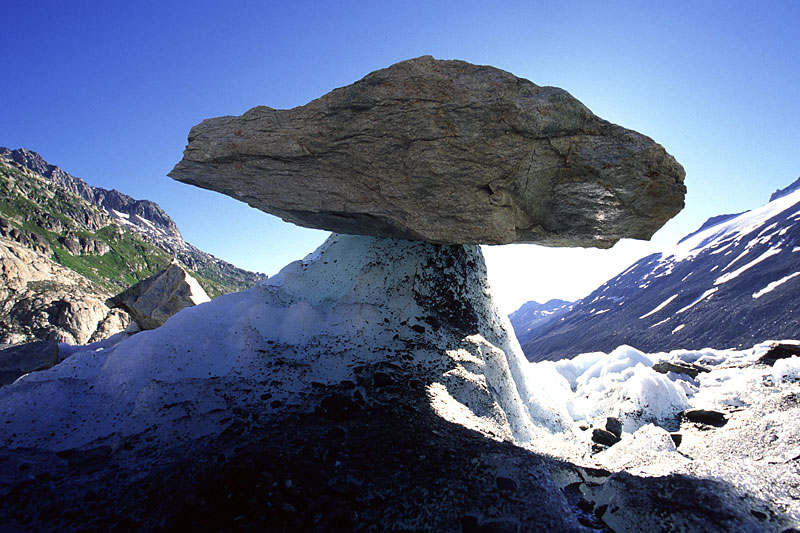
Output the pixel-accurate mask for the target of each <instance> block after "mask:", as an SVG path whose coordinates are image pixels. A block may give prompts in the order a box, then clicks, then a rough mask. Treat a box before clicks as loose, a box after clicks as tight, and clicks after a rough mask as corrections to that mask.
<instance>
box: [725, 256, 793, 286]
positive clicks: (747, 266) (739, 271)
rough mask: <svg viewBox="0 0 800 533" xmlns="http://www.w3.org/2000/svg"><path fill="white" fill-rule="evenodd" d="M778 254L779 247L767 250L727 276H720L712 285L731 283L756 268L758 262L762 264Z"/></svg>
mask: <svg viewBox="0 0 800 533" xmlns="http://www.w3.org/2000/svg"><path fill="white" fill-rule="evenodd" d="M779 253H781V248H780V247H778V246H775V247H772V248H770V249H769V250H767V251H766V252H764V253H763V254H761V255H760V256H758V257H756V258H755V259H753V260H752V261H750V262H749V263H747V264H745V265H743V266H741V267H739V268H737V269H736V270H734V271H733V272H728V273H727V274H723V275H722V276H720V277H718V278H717V279H716V280H715V281H714V285H722V284H723V283H727V282H729V281H731V280H732V279H736V278H737V277H739V276H740V275H741V274H742V273H744V272H746V271H747V270H749V269H751V268H753V267H754V266H756V265H757V264H759V263H760V262H762V261H764V260H766V259H769V258H770V257H772V256H773V255H777V254H779ZM737 259H738V258H737Z"/></svg>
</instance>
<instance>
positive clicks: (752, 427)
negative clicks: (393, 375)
mask: <svg viewBox="0 0 800 533" xmlns="http://www.w3.org/2000/svg"><path fill="white" fill-rule="evenodd" d="M790 196H791V195H790ZM435 249H436V248H435V247H434V245H429V244H424V243H417V242H413V241H399V240H392V239H376V238H372V237H359V236H344V235H333V236H332V237H331V238H329V239H328V241H326V242H325V243H324V244H323V245H322V246H321V247H320V248H319V249H318V250H316V251H315V252H314V253H313V254H310V255H309V256H308V257H306V258H305V259H304V260H303V261H296V262H294V263H292V264H290V265H288V266H287V267H285V268H284V269H283V270H282V271H281V272H280V273H279V274H278V275H276V276H275V277H273V278H270V279H269V280H267V281H265V282H263V283H261V284H260V285H258V286H256V287H253V288H252V289H250V290H248V291H244V292H241V293H237V294H230V295H227V296H222V297H219V298H216V299H215V300H213V301H210V302H207V303H204V304H202V305H198V306H196V307H191V308H187V309H184V310H183V311H181V312H179V313H178V314H176V315H174V316H173V317H172V318H170V319H169V320H168V321H167V322H166V323H165V324H164V325H163V326H162V327H160V328H158V329H155V330H150V331H144V332H141V333H137V334H135V335H133V336H130V337H128V338H125V339H123V340H119V339H120V338H121V337H120V338H118V339H110V340H106V341H104V342H102V343H98V344H95V345H90V346H86V347H67V346H63V347H62V353H71V354H72V355H70V356H69V357H67V358H66V359H65V360H64V361H63V362H61V363H60V364H58V365H56V366H55V367H53V368H51V369H49V370H46V371H42V372H35V373H31V374H28V375H26V376H23V377H22V378H20V379H19V380H17V381H16V382H15V383H13V384H11V385H9V386H6V387H3V388H1V389H0V419H2V420H3V422H4V423H3V424H2V425H0V446H2V447H7V448H16V447H31V448H40V449H47V450H63V449H69V448H74V447H81V446H89V445H97V444H100V443H103V444H109V445H111V446H114V445H115V444H116V443H119V442H120V441H121V439H122V438H124V437H125V436H128V435H133V434H138V433H143V432H148V434H149V435H150V436H153V437H154V438H157V439H159V440H160V441H163V442H164V443H170V442H175V441H182V440H189V439H193V438H197V437H198V436H202V435H208V434H214V433H218V432H221V431H222V430H224V429H225V428H226V427H227V425H228V424H229V423H230V413H231V412H232V411H234V410H236V409H244V410H246V411H249V412H257V413H259V414H265V415H269V414H270V413H276V414H287V413H291V412H298V411H306V412H308V411H313V410H314V408H315V407H316V406H317V405H319V402H318V400H319V398H317V397H316V396H315V388H317V387H318V386H319V385H320V384H321V385H323V386H328V385H330V386H335V385H337V384H340V383H342V382H344V381H349V382H352V383H358V380H357V377H358V376H357V374H358V372H360V371H364V369H367V370H369V369H370V368H374V367H378V366H380V365H384V366H381V368H386V367H391V366H392V365H394V366H395V367H396V368H398V369H400V370H399V372H402V373H403V374H404V375H412V376H418V377H419V379H420V381H421V382H422V383H423V384H424V386H425V395H424V398H427V402H428V404H429V405H430V406H431V407H432V408H433V409H434V410H435V412H436V413H438V414H439V415H440V416H442V417H443V418H445V419H447V420H449V421H452V422H455V423H458V424H462V425H463V426H465V427H468V428H471V429H474V430H476V431H479V432H482V433H484V434H485V435H486V436H487V437H488V438H495V439H504V440H509V441H512V442H514V443H516V444H517V445H519V446H523V447H527V448H529V449H531V450H534V451H537V452H539V453H544V454H548V455H552V456H556V457H559V458H562V459H564V460H567V461H571V462H574V463H578V464H583V465H600V466H604V467H606V468H610V469H612V470H617V469H627V470H629V471H631V472H634V473H637V474H639V475H666V474H669V473H675V472H679V473H688V474H691V475H698V476H716V477H722V478H724V479H726V480H728V481H729V482H731V483H732V484H734V485H735V486H737V487H740V488H742V489H743V490H749V491H755V492H756V493H757V494H765V495H766V496H767V497H769V498H770V501H775V502H777V503H778V504H779V505H781V506H783V508H784V509H785V510H786V511H787V512H788V513H790V514H791V515H792V516H794V517H795V518H800V505H798V499H797V498H794V497H792V496H791V495H792V494H794V493H793V492H792V491H793V490H795V489H794V488H792V487H800V482H798V475H797V474H796V473H794V471H791V472H789V469H788V467H787V466H786V462H787V461H791V460H793V459H794V458H796V457H798V456H800V411H799V407H798V406H800V402H798V401H797V400H791V398H798V397H800V384H799V383H798V382H799V381H800V358H798V357H792V358H789V359H783V360H779V361H778V362H777V363H776V364H775V365H774V366H773V367H769V366H765V365H756V364H755V362H756V361H757V360H758V359H759V357H760V356H761V355H762V354H763V353H764V352H765V351H766V350H767V349H768V343H763V344H759V345H757V346H755V347H754V348H752V349H750V350H743V351H734V350H711V349H706V350H693V351H686V350H678V351H673V352H670V353H657V354H645V353H642V352H640V351H638V350H636V349H635V348H632V347H629V346H621V347H619V348H617V349H616V350H614V351H613V352H611V353H610V354H604V353H599V352H597V353H586V354H581V355H578V356H577V357H575V358H574V359H571V360H562V361H557V362H552V361H546V362H541V363H529V362H528V361H527V360H526V359H525V358H524V356H523V355H522V351H521V349H520V347H519V344H518V342H517V341H516V339H515V338H514V336H513V333H512V329H511V326H510V324H509V323H508V319H507V318H506V317H505V314H501V313H499V312H498V311H497V309H496V308H495V306H494V304H493V303H492V298H491V292H490V289H489V287H488V285H487V283H486V276H485V266H484V265H483V261H482V257H481V255H480V251H479V248H477V247H463V250H464V252H463V254H461V255H458V254H455V255H456V256H457V257H460V258H466V259H467V260H468V261H469V265H468V267H466V268H462V267H463V265H461V266H459V264H457V262H456V264H452V263H448V262H447V261H446V259H447V257H446V256H445V255H442V254H440V253H439V252H435V253H434V252H433V251H432V250H435ZM443 283H448V284H447V285H442V284H443ZM442 289H446V290H445V291H444V293H442ZM437 291H438V292H437ZM442 294H445V295H446V296H447V297H452V298H451V300H449V303H447V304H446V305H451V306H452V308H443V307H442V305H445V304H444V303H443V301H440V300H441V298H442ZM668 303H669V301H667V302H665V304H663V305H666V304H668ZM655 311H656V310H654V312H655ZM431 313H433V315H432V314H431ZM437 313H438V314H437ZM451 315H452V316H461V315H464V316H467V317H468V318H469V320H467V325H468V327H469V329H470V331H469V332H468V333H467V334H465V333H463V330H462V328H461V326H459V325H458V324H459V323H456V325H451V324H449V323H446V322H445V323H443V325H440V326H439V327H435V326H433V325H432V322H431V318H436V317H437V316H439V317H447V316H451ZM465 327H466V326H465ZM401 356H402V357H401ZM659 361H678V362H683V363H692V364H696V365H699V366H701V367H703V369H704V370H707V371H706V372H702V373H701V374H699V375H698V377H697V378H696V379H692V378H689V377H688V376H687V375H685V374H675V373H669V374H661V373H658V372H656V371H655V370H654V369H653V365H654V364H655V363H657V362H659ZM359 392H360V393H361V394H362V395H364V396H366V397H367V398H366V400H367V401H370V399H369V391H368V390H367V389H364V388H363V387H361V388H360V390H359ZM787 398H788V399H787ZM689 408H702V409H714V410H719V411H722V412H723V413H725V415H726V416H727V417H728V419H729V421H728V423H727V424H726V425H725V426H724V427H720V428H713V429H708V428H695V427H694V426H693V425H688V426H687V425H686V424H684V425H682V426H681V433H682V434H683V442H682V444H681V446H680V448H676V446H675V444H674V442H673V440H672V439H671V438H670V435H669V430H675V429H677V423H678V413H679V412H681V411H683V410H686V409H689ZM607 417H616V418H618V419H619V420H620V421H621V422H622V427H623V431H624V433H623V435H622V440H621V442H619V443H617V444H616V445H614V446H612V447H610V448H608V449H607V450H605V451H602V452H599V453H592V452H591V440H590V439H591V434H592V428H597V427H604V425H605V421H606V418H607Z"/></svg>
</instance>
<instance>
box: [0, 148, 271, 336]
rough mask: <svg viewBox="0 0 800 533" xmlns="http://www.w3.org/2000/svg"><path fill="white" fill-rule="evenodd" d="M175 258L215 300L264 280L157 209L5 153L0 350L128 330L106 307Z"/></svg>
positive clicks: (29, 157)
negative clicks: (205, 248)
mask: <svg viewBox="0 0 800 533" xmlns="http://www.w3.org/2000/svg"><path fill="white" fill-rule="evenodd" d="M174 258H177V261H179V262H180V263H182V264H183V265H184V266H185V267H186V269H187V270H188V271H191V272H192V275H193V276H195V277H197V278H198V280H199V282H200V283H201V284H202V285H204V286H205V289H206V290H207V292H209V293H210V294H212V295H219V294H222V293H226V292H231V291H235V290H241V289H243V288H245V287H248V286H250V285H252V284H253V283H255V282H256V281H257V280H259V279H263V276H261V275H259V274H255V273H251V272H247V271H245V270H242V269H238V268H236V267H234V266H233V265H231V264H229V263H227V262H225V261H221V260H219V259H217V258H215V257H214V256H212V255H210V254H207V253H205V252H202V251H200V250H198V249H197V248H195V247H194V246H192V245H190V244H188V243H186V242H185V241H184V240H183V238H182V237H181V234H180V232H179V231H178V228H177V226H176V225H175V223H174V222H173V221H172V220H171V219H170V218H169V216H167V214H166V213H165V212H164V211H163V210H162V209H161V208H160V207H159V206H158V205H156V204H155V203H153V202H150V201H147V200H134V199H133V198H131V197H130V196H127V195H124V194H122V193H119V192H118V191H108V190H105V189H101V188H96V187H92V186H90V185H88V184H86V183H85V182H84V181H83V180H81V179H79V178H76V177H74V176H72V175H70V174H68V173H67V172H64V171H63V170H62V169H60V168H59V167H56V166H54V165H50V164H48V163H47V162H46V161H45V160H44V159H43V158H42V157H41V156H40V155H39V154H37V153H35V152H32V151H30V150H25V149H19V150H8V149H5V148H0V263H2V265H3V267H4V269H3V271H2V273H3V285H2V291H0V292H2V294H0V326H2V331H0V345H6V344H17V343H21V342H28V341H33V340H37V339H39V340H48V341H55V342H65V343H70V344H75V343H77V344H83V343H86V342H94V341H98V340H101V339H103V338H105V337H106V336H108V335H111V334H113V333H116V332H118V331H120V330H122V329H125V327H126V326H127V324H128V323H129V320H130V319H129V317H128V315H127V314H126V313H125V312H124V311H120V310H111V309H109V307H108V306H107V305H106V301H107V300H108V299H109V298H110V297H112V296H114V295H115V294H117V293H119V292H120V291H122V290H123V289H125V288H127V287H130V286H132V285H134V284H136V283H137V282H139V281H141V280H143V279H145V278H148V277H149V276H152V275H154V274H156V273H157V272H160V271H162V270H163V269H165V268H167V266H169V265H170V263H171V262H172V261H173V259H174Z"/></svg>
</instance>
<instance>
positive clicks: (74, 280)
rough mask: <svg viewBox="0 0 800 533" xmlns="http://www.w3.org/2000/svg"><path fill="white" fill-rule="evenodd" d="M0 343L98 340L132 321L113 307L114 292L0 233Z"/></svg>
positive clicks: (82, 342) (81, 342)
mask: <svg viewBox="0 0 800 533" xmlns="http://www.w3.org/2000/svg"><path fill="white" fill-rule="evenodd" d="M0 272H1V273H2V276H3V283H2V284H0V345H9V344H19V343H25V342H29V341H31V340H35V339H40V340H51V341H57V342H67V343H70V344H85V343H87V342H94V341H99V340H102V339H104V338H107V337H109V336H111V335H113V334H115V333H118V332H120V331H122V330H124V329H125V328H126V326H127V325H128V323H129V322H130V317H129V316H128V315H127V313H124V312H121V311H119V310H111V309H109V307H108V306H106V305H105V300H106V299H107V298H109V297H110V296H111V295H110V294H109V293H107V292H106V291H104V290H103V289H102V288H100V287H98V286H97V285H96V284H94V283H92V282H91V281H89V280H87V279H86V278H84V277H83V276H81V275H79V274H77V273H75V272H74V271H72V270H70V269H68V268H65V267H63V266H61V265H58V264H56V263H54V262H53V261H51V260H50V259H48V258H47V257H45V256H44V255H42V254H40V253H37V252H34V251H33V250H30V249H28V248H25V247H23V246H21V245H19V244H17V243H15V242H12V241H9V240H6V239H3V238H0Z"/></svg>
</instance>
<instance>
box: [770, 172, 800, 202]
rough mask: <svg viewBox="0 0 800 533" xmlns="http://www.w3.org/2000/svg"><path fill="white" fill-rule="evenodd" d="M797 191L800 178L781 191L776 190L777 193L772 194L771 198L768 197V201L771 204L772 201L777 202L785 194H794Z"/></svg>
mask: <svg viewBox="0 0 800 533" xmlns="http://www.w3.org/2000/svg"><path fill="white" fill-rule="evenodd" d="M798 189H800V178H797V179H796V180H794V181H793V182H792V183H791V184H789V186H787V187H784V188H783V189H778V190H777V191H775V192H774V193H772V196H770V197H769V201H770V202H771V201H773V200H777V199H778V198H782V197H784V196H786V195H787V194H789V193H791V192H794V191H796V190H798Z"/></svg>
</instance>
